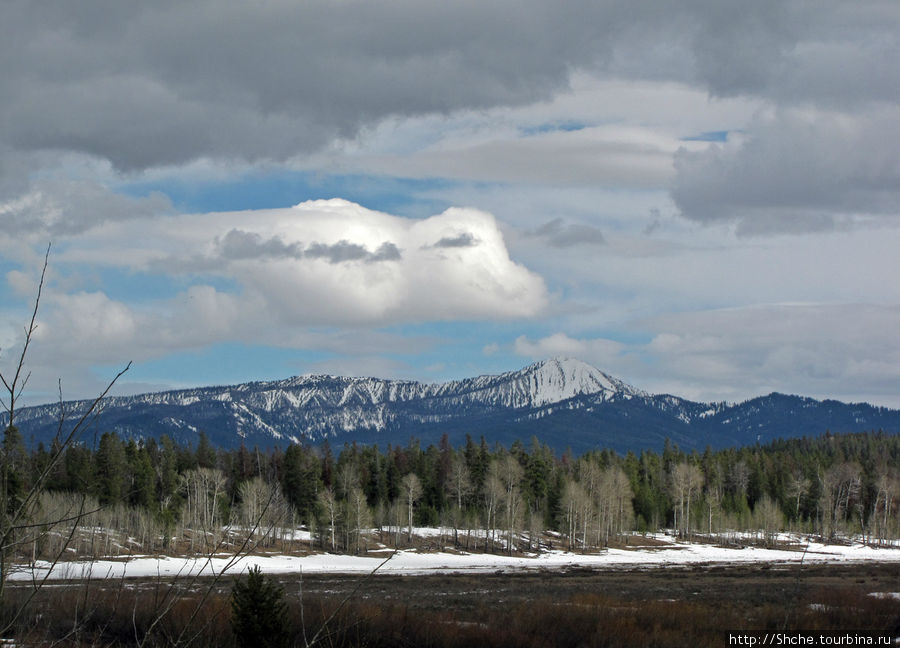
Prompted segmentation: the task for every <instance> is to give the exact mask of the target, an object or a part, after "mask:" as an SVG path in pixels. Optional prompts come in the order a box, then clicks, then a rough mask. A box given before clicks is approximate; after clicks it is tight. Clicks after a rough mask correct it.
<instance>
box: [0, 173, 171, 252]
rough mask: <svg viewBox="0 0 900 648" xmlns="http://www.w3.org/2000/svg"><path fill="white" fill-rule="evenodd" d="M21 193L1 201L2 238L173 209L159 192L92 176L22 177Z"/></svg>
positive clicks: (62, 231)
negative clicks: (140, 191) (135, 192)
mask: <svg viewBox="0 0 900 648" xmlns="http://www.w3.org/2000/svg"><path fill="white" fill-rule="evenodd" d="M25 186H26V187H27V189H26V191H25V192H24V193H21V194H19V195H18V196H17V197H15V198H12V199H9V200H6V201H3V202H0V223H2V225H3V227H2V228H0V238H8V239H13V240H16V241H19V242H21V241H22V240H23V239H25V240H38V241H41V240H43V241H46V240H48V239H54V238H61V237H69V236H74V235H77V234H80V233H82V232H85V231H88V230H90V229H92V228H94V227H97V226H99V225H102V224H104V223H108V222H115V221H119V222H121V221H128V220H136V219H142V218H151V217H156V216H158V215H161V214H168V213H171V212H172V211H173V208H172V203H171V201H170V200H169V199H168V198H167V197H166V196H164V195H163V194H161V193H159V192H154V193H151V194H150V195H149V196H147V197H144V198H133V197H130V196H125V195H122V194H118V193H114V192H112V191H110V190H109V189H108V188H107V187H105V186H104V185H102V184H101V183H99V182H96V181H92V180H80V179H74V180H64V179H39V180H37V181H34V182H31V183H30V184H29V183H28V181H26V183H25Z"/></svg>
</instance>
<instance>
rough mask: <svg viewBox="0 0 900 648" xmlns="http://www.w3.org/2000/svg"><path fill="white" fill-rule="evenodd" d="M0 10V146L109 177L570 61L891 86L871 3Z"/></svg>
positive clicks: (320, 139)
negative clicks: (103, 168) (100, 166)
mask: <svg viewBox="0 0 900 648" xmlns="http://www.w3.org/2000/svg"><path fill="white" fill-rule="evenodd" d="M0 17H2V20H0V57H2V60H4V61H5V62H6V65H5V66H4V72H3V75H2V76H0V93H2V96H3V97H4V101H3V103H2V105H0V144H5V145H8V146H10V147H13V148H14V149H16V150H17V151H19V152H27V151H34V150H71V151H78V152H82V153H87V154H90V155H96V156H99V157H102V158H105V159H108V160H111V161H112V162H113V163H114V164H115V165H116V167H118V168H122V169H142V168H146V167H150V166H155V165H164V164H178V163H183V162H185V161H189V160H193V159H198V158H201V157H204V156H211V157H220V158H226V159H227V158H238V159H250V160H254V159H284V158H287V157H290V156H293V155H296V154H298V153H302V152H304V151H308V150H311V149H314V148H316V147H319V146H322V145H323V144H325V143H327V142H329V141H331V140H332V139H333V138H335V137H340V136H344V137H346V136H353V135H354V134H355V133H357V132H358V130H359V129H360V128H361V127H362V126H365V125H368V124H372V123H376V122H378V121H380V120H381V119H383V118H385V117H388V116H410V115H421V114H427V113H435V112H436V113H442V112H448V111H454V110H459V109H478V108H488V107H494V106H512V105H521V104H525V103H530V102H533V101H536V100H539V99H544V98H548V97H549V96H551V95H552V94H553V93H554V92H557V91H559V90H560V89H563V88H565V86H566V84H567V82H568V75H569V73H570V72H571V71H572V70H575V69H579V68H581V69H589V70H592V71H594V72H597V73H604V71H606V72H608V73H611V74H614V75H623V74H624V76H626V77H630V78H635V77H637V78H659V77H660V76H662V77H665V78H667V79H673V80H678V81H686V82H692V83H699V84H702V85H705V86H706V87H708V88H709V89H710V90H711V92H713V93H714V94H719V95H736V94H747V93H753V94H759V95H762V96H773V97H794V99H795V100H798V101H806V100H811V99H812V100H817V99H818V98H820V97H827V98H829V99H830V100H833V101H842V102H847V101H854V102H858V101H860V100H868V99H869V98H882V99H883V98H884V97H893V98H896V97H897V93H898V92H900V83H897V82H896V81H897V77H898V76H900V68H898V67H897V66H890V65H873V63H874V62H876V61H885V60H894V59H893V58H892V56H891V55H892V54H893V55H895V54H896V52H897V41H896V38H895V37H894V34H896V32H897V28H898V23H900V17H898V10H897V7H896V6H895V5H893V4H891V3H888V4H885V3H881V2H876V1H875V0H871V1H869V2H865V1H861V2H854V3H852V5H848V4H847V3H841V2H837V0H834V1H832V2H822V3H814V4H810V3H804V2H782V1H780V0H760V1H759V2H752V3H747V2H744V1H741V2H738V1H737V0H691V1H687V2H680V3H674V4H671V5H667V6H660V5H658V4H657V3H649V2H623V1H614V0H607V1H605V2H596V1H588V0H583V1H577V2H572V3H567V5H566V7H565V8H564V9H560V8H559V7H558V6H557V5H555V4H554V3H549V2H544V1H540V0H527V1H526V2H521V1H517V2H513V1H512V0H508V1H501V2H491V3H483V2H474V1H471V2H470V1H465V2H455V3H437V2H413V1H412V0H407V1H401V2H394V3H387V4H382V3H377V4H373V3H369V2H365V1H364V0H349V1H347V2H339V3H336V2H331V1H330V0H312V1H310V2H304V3H265V4H262V5H260V4H254V5H251V4H247V3H243V2H238V1H237V0H216V1H213V0H194V1H189V2H180V3H169V2H154V3H143V4H134V5H130V6H128V7H121V6H118V5H117V4H115V3H110V2H107V1H104V0H93V1H90V0H88V1H85V2H80V3H78V4H77V6H74V5H72V4H71V3H65V2H51V3H35V2H27V1H25V0H20V1H18V2H16V1H12V2H7V3H4V5H3V9H2V16H0ZM885 57H887V58H885ZM662 58H665V59H666V60H668V61H669V63H668V64H666V65H665V66H660V60H661V59H662ZM835 60H839V61H841V62H844V63H846V64H847V65H849V68H848V74H842V75H841V77H840V79H837V82H835V81H836V78H835V70H834V62H835ZM850 72H852V74H850Z"/></svg>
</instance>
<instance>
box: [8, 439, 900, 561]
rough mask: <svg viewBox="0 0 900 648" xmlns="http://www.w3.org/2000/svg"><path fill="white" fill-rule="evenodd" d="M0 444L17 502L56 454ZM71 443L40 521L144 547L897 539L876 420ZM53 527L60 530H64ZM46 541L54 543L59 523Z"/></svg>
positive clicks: (895, 476) (894, 443)
mask: <svg viewBox="0 0 900 648" xmlns="http://www.w3.org/2000/svg"><path fill="white" fill-rule="evenodd" d="M3 444H4V451H5V453H4V454H5V457H6V458H7V462H6V463H7V466H6V469H5V471H4V475H3V479H4V481H5V483H4V484H3V487H4V488H3V493H4V497H6V498H7V499H8V500H9V501H8V502H7V505H8V506H10V505H11V504H10V502H14V501H15V498H16V497H17V494H18V493H25V492H28V491H29V488H30V482H31V481H33V480H35V479H37V476H39V475H42V474H44V473H45V472H46V469H47V464H48V459H49V457H50V456H52V455H53V454H54V453H55V452H57V451H59V450H60V449H59V448H55V447H49V448H46V447H45V446H43V445H38V446H37V448H35V449H34V450H33V451H32V452H26V451H25V449H24V446H23V444H22V439H21V435H20V434H19V432H18V430H16V429H15V428H14V427H10V428H8V429H7V430H6V432H5V437H4V441H3ZM61 450H62V460H61V461H58V462H55V463H54V464H53V465H52V466H51V468H50V470H49V473H47V474H46V476H45V478H44V479H43V481H42V485H43V486H42V493H41V502H40V506H39V507H38V509H37V511H38V515H39V516H41V517H42V519H44V518H46V520H47V521H48V522H49V521H51V520H64V519H67V518H72V519H75V518H78V519H79V522H80V523H81V524H82V525H85V519H87V520H88V521H89V523H88V524H87V526H89V527H91V528H97V529H103V528H109V529H113V530H119V531H125V530H127V536H128V538H129V542H131V543H133V544H134V545H135V546H140V547H142V548H143V549H145V550H148V549H149V550H168V549H175V550H186V551H188V552H195V551H206V550H208V548H209V547H210V546H211V544H210V543H214V542H218V541H221V534H222V533H223V529H226V528H228V527H230V528H232V529H237V530H239V531H240V532H241V533H246V532H247V531H248V530H249V531H251V532H253V533H261V534H263V535H264V536H266V537H265V538H264V539H263V541H264V543H277V542H279V541H280V542H287V541H290V540H291V539H296V537H297V536H296V534H295V532H294V529H298V528H301V527H305V528H306V529H308V530H309V531H310V532H311V534H312V535H311V537H310V538H309V539H310V540H311V541H313V542H315V543H318V544H319V545H320V546H321V547H323V548H325V549H327V550H330V551H346V552H356V553H358V552H361V551H365V550H366V548H367V545H368V543H369V542H370V539H371V535H370V534H368V533H364V532H366V531H368V530H370V529H373V528H374V529H377V531H378V539H379V541H380V542H382V543H384V544H389V545H393V546H403V545H404V544H408V543H410V542H412V541H413V529H414V528H415V527H436V528H441V529H444V532H443V534H446V538H441V541H446V542H453V543H455V544H456V545H457V546H459V547H464V548H467V549H469V550H484V551H507V552H512V551H515V550H521V549H530V550H534V549H539V548H540V547H541V546H546V545H547V544H552V543H553V538H557V540H556V542H557V545H556V546H565V547H566V548H569V549H571V550H588V549H592V548H598V547H605V546H609V545H610V544H611V543H615V542H619V541H621V538H622V537H623V536H624V535H625V534H628V533H632V532H647V531H657V530H660V529H671V530H673V532H674V533H676V534H677V535H679V536H681V537H683V538H687V539H691V538H694V537H696V536H697V535H704V536H717V540H719V541H721V540H723V539H725V540H727V539H728V538H729V534H732V536H733V537H734V538H737V535H736V534H738V533H742V536H741V537H742V538H743V537H745V535H746V534H745V532H747V531H752V532H753V533H755V534H757V535H758V537H759V539H760V540H761V541H764V542H770V541H774V538H775V533H776V532H778V531H782V530H785V529H790V530H794V531H801V532H805V533H810V534H816V535H819V536H822V537H824V538H835V537H837V536H841V535H849V534H858V535H861V536H862V537H863V538H864V539H865V540H867V541H869V542H879V543H883V542H891V541H893V540H896V539H897V537H898V514H897V508H898V507H897V500H898V496H900V471H898V467H900V436H896V435H890V434H885V433H882V432H870V433H864V434H851V435H832V434H826V435H824V436H822V437H819V438H803V439H794V440H786V441H776V442H773V443H770V444H768V445H765V446H759V445H757V446H753V447H744V448H731V449H726V450H718V451H713V450H710V449H707V450H706V451H704V452H702V453H698V452H685V451H683V450H681V449H679V448H678V447H677V446H676V445H674V444H671V443H669V442H667V443H666V445H665V447H664V449H663V450H662V452H655V451H649V450H644V451H641V452H639V453H635V452H628V453H627V454H625V455H620V454H617V453H615V452H613V451H611V450H596V451H592V452H588V453H586V454H584V455H582V456H579V457H575V456H573V455H572V454H571V453H570V452H565V453H562V454H557V453H555V452H554V451H553V450H552V449H551V448H550V447H549V446H547V445H546V444H542V443H540V442H539V441H538V440H537V439H536V438H533V439H532V440H531V442H530V443H529V444H527V445H526V444H523V443H520V442H515V443H513V444H512V445H511V446H510V447H508V448H507V447H504V446H501V445H494V446H489V445H488V443H487V441H486V440H485V439H484V438H481V439H480V440H479V441H478V442H476V441H474V440H473V439H472V438H471V437H467V439H466V442H465V444H463V445H462V446H460V447H456V448H454V447H452V446H451V444H450V443H449V442H448V440H447V438H446V437H444V438H443V439H442V440H441V442H440V443H439V444H438V445H429V446H427V447H424V448H423V447H422V446H421V444H420V443H419V442H418V441H417V440H416V439H412V440H410V442H409V443H408V444H407V445H406V446H402V447H401V446H388V447H387V448H386V449H383V450H382V449H379V448H378V447H377V446H368V445H358V444H346V445H344V446H343V447H341V448H340V449H339V451H337V452H335V451H334V450H333V449H332V448H331V446H330V445H329V444H328V443H327V442H325V443H323V444H322V445H320V446H306V445H294V444H292V445H289V446H288V447H287V448H286V449H284V450H281V449H274V450H268V451H261V450H259V449H257V448H254V449H248V448H247V447H245V446H243V445H242V446H241V447H240V448H238V449H234V450H223V449H216V448H214V447H213V446H212V445H211V444H210V442H209V440H208V439H207V437H206V435H204V434H203V433H200V434H199V436H198V440H197V442H196V444H191V445H185V444H179V443H176V442H174V441H173V440H172V439H170V438H168V437H166V436H163V437H161V438H160V439H159V440H156V439H153V438H149V439H146V440H134V439H130V440H123V439H122V438H120V437H119V436H117V435H116V434H113V433H111V432H108V433H104V434H103V435H101V436H100V438H99V439H98V440H97V442H96V444H95V445H94V447H88V446H86V445H84V444H77V443H76V444H70V445H68V446H67V447H65V448H62V449H61ZM85 515H89V516H90V517H88V518H85V517H84V516H85ZM39 522H40V520H35V524H37V523H39ZM547 532H549V534H548V533H547ZM56 536H57V540H58V542H63V541H64V540H65V539H66V534H65V532H64V531H63V530H57V533H56ZM90 541H91V543H92V546H93V547H94V549H95V550H96V547H97V545H96V543H98V542H100V543H105V545H104V546H103V549H105V550H107V551H113V552H116V551H128V550H129V549H130V548H129V547H128V546H124V545H122V541H121V540H115V539H114V538H111V536H110V535H109V534H107V535H106V536H105V537H104V536H103V535H102V533H99V532H98V533H97V534H95V535H94V536H93V537H92V538H91V540H90ZM43 542H44V543H45V544H46V545H47V548H48V549H49V548H52V547H51V545H52V544H53V534H47V537H45V538H44V539H43ZM117 543H118V546H114V545H116V544H117ZM31 551H32V552H33V553H34V554H35V555H37V554H39V553H40V551H41V547H40V546H38V545H37V543H33V544H32V547H31Z"/></svg>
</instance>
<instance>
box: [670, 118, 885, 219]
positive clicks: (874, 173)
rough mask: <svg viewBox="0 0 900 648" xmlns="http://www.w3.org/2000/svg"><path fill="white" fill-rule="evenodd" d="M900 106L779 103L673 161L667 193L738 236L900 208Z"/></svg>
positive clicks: (688, 211) (691, 214)
mask: <svg viewBox="0 0 900 648" xmlns="http://www.w3.org/2000/svg"><path fill="white" fill-rule="evenodd" d="M898 150H900V109H898V108H897V107H887V108H877V109H873V110H869V111H863V112H859V113H856V114H852V115H851V114H846V113H830V112H821V111H811V110H802V111H800V110H784V111H779V112H778V113H776V114H775V115H773V116H771V117H767V118H764V119H760V120H757V121H756V123H755V124H753V125H751V126H750V127H749V128H748V130H747V135H746V137H745V138H742V140H741V141H737V142H730V143H726V144H724V145H714V146H711V147H710V148H708V149H706V150H704V151H702V152H695V153H689V152H687V151H681V152H680V153H679V154H678V155H677V156H676V159H675V166H676V179H675V184H674V186H673V189H672V197H673V199H674V200H675V203H676V204H677V205H678V207H679V208H680V209H681V212H682V214H683V215H684V216H685V217H687V218H689V219H691V220H694V221H697V222H701V223H711V222H737V223H738V225H739V231H740V232H741V233H745V234H763V233H769V232H788V233H790V232H794V233H796V232H805V231H815V230H822V229H829V228H831V227H833V226H834V224H835V222H837V220H838V219H840V218H842V217H845V216H848V215H850V216H859V215H863V216H876V217H877V216H880V217H896V216H897V215H898V214H900V156H898V155H897V151H898Z"/></svg>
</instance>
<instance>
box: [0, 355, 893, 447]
mask: <svg viewBox="0 0 900 648" xmlns="http://www.w3.org/2000/svg"><path fill="white" fill-rule="evenodd" d="M87 406H88V402H87V401H80V402H68V403H64V404H63V407H64V409H65V412H66V418H67V420H74V419H75V418H76V417H77V415H78V414H79V413H80V412H83V411H85V409H86V408H87ZM102 410H103V413H102V416H101V417H100V418H99V419H98V420H97V422H96V424H95V425H94V427H93V429H92V430H91V431H90V433H89V435H97V434H99V433H102V432H105V431H115V432H117V433H119V434H121V435H123V436H126V437H149V436H154V437H159V436H160V435H162V434H166V435H169V436H170V437H172V438H175V439H177V440H180V441H181V442H186V443H191V442H193V441H194V440H196V436H197V434H198V433H199V432H200V431H203V432H205V433H206V434H207V435H208V436H209V437H210V438H211V439H213V441H214V442H215V443H217V444H219V445H222V446H224V447H230V446H234V445H237V444H238V443H241V442H242V441H246V442H248V443H253V444H259V445H262V446H265V445H268V444H272V443H275V442H277V441H278V440H281V442H282V443H284V442H286V441H288V440H290V441H295V442H296V441H300V440H305V441H311V442H313V443H316V442H319V441H321V440H323V439H326V438H329V439H335V440H337V441H341V440H344V441H348V440H349V441H359V442H361V443H382V444H386V443H406V442H408V441H409V439H410V438H411V437H416V438H420V439H422V440H423V442H424V441H426V440H427V441H428V442H434V441H435V440H436V439H438V438H440V436H441V435H442V434H444V433H447V434H449V435H450V436H451V437H452V438H453V439H455V442H458V441H459V440H460V439H463V438H464V437H465V435H466V434H472V435H473V436H474V435H480V434H484V435H486V436H489V437H491V439H492V440H494V441H501V442H510V440H511V439H515V438H519V439H524V438H529V437H530V436H531V435H539V436H540V437H541V438H542V439H543V440H546V441H547V442H549V443H551V445H553V446H556V447H561V448H565V447H573V448H593V447H597V446H598V444H602V445H604V446H605V447H611V448H615V449H617V450H618V451H627V450H628V449H641V448H645V447H657V446H662V445H663V442H664V440H665V439H667V438H668V439H671V440H673V441H674V442H676V443H678V444H679V445H680V446H681V447H684V448H691V447H699V448H703V447H705V446H706V445H713V446H715V447H721V446H724V445H741V444H744V443H747V442H757V441H759V440H765V439H774V438H777V437H789V436H799V435H804V434H808V435H809V434H812V435H814V434H821V433H822V432H823V431H824V430H826V429H830V430H831V431H833V432H839V431H844V432H849V431H863V430H868V429H884V430H889V431H900V412H897V411H893V410H884V409H882V408H873V407H872V406H869V405H865V404H858V405H852V406H850V405H843V404H841V403H835V402H833V401H826V402H824V403H822V402H819V401H814V400H812V399H802V398H800V397H796V396H785V395H779V394H771V395H769V396H767V397H761V398H757V399H753V400H751V401H747V402H745V403H740V404H736V405H727V404H724V403H718V404H709V403H695V402H691V401H688V400H684V399H681V398H678V397H677V396H671V395H667V394H661V395H651V394H648V393H646V392H643V391H640V390H638V389H635V388H634V387H632V386H630V385H628V384H626V383H625V382H623V381H621V380H619V379H617V378H614V377H612V376H610V375H608V374H606V373H604V372H602V371H600V370H599V369H597V368H595V367H592V366H591V365H589V364H586V363H584V362H581V361H579V360H574V359H570V358H553V359H549V360H543V361H541V362H536V363H534V364H532V365H529V366H528V367H525V368H524V369H521V370H519V371H510V372H506V373H503V374H499V375H485V376H478V377H476V378H468V379H464V380H455V381H452V382H446V383H433V384H423V383H418V382H413V381H408V380H385V379H380V378H348V377H340V376H321V375H320V376H295V377H293V378H288V379H285V380H277V381H269V382H252V383H244V384H239V385H231V386H218V387H201V388H195V389H185V390H178V391H170V392H161V393H155V394H141V395H137V396H119V397H110V398H107V399H104V401H103V403H102ZM58 421H59V405H45V406H39V407H31V408H24V409H21V410H17V412H16V424H17V425H18V426H19V428H20V429H21V430H23V433H24V435H25V436H26V438H28V439H29V440H30V442H32V443H36V442H38V441H43V442H44V443H48V442H50V440H52V439H53V437H54V435H55V433H56V431H57V428H58ZM3 423H4V421H3V416H2V415H0V424H3ZM85 440H86V441H87V442H91V441H90V440H89V439H88V438H87V437H86V438H85Z"/></svg>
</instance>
